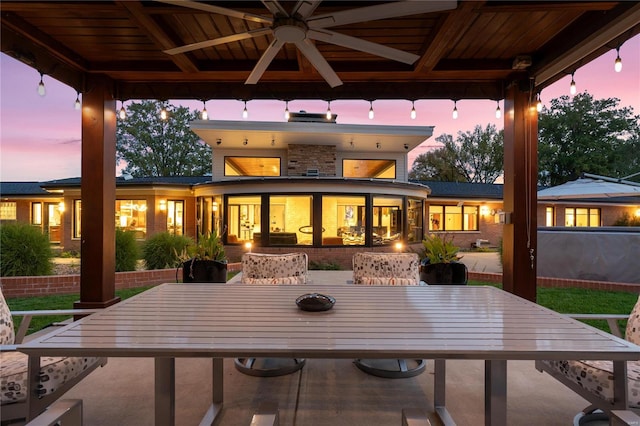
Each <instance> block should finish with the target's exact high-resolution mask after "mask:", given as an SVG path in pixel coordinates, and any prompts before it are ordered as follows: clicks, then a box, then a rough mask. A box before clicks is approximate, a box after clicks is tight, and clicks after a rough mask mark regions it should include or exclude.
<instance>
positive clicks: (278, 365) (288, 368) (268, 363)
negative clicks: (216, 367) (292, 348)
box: [234, 358, 306, 377]
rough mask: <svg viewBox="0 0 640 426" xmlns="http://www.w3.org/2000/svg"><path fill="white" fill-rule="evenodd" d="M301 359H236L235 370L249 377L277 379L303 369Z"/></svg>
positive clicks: (303, 361) (303, 360) (303, 362)
mask: <svg viewBox="0 0 640 426" xmlns="http://www.w3.org/2000/svg"><path fill="white" fill-rule="evenodd" d="M305 363H306V360H305V359H303V358H236V359H235V361H234V365H235V366H236V370H238V371H239V372H241V373H244V374H248V375H249V376H256V377H277V376H284V375H286V374H291V373H295V372H296V371H298V370H300V369H301V368H302V367H304V364H305Z"/></svg>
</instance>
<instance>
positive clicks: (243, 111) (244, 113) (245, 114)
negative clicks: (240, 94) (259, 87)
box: [242, 101, 249, 119]
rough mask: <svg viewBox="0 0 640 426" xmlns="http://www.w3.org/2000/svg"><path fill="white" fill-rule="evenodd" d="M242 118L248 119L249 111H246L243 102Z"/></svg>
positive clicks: (245, 104)
mask: <svg viewBox="0 0 640 426" xmlns="http://www.w3.org/2000/svg"><path fill="white" fill-rule="evenodd" d="M242 118H245V119H246V118H249V111H248V110H247V101H244V109H243V110H242Z"/></svg>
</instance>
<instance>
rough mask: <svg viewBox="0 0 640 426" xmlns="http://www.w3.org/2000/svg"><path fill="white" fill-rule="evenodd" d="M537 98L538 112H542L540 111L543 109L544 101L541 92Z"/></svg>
mask: <svg viewBox="0 0 640 426" xmlns="http://www.w3.org/2000/svg"><path fill="white" fill-rule="evenodd" d="M536 98H537V102H536V110H537V111H538V112H540V111H542V101H541V100H540V93H538V94H537V95H536Z"/></svg>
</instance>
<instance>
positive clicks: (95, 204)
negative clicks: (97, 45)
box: [74, 76, 120, 308]
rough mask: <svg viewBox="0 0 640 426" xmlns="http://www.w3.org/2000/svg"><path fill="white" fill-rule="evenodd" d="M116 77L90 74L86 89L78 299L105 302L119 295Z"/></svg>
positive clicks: (94, 304)
mask: <svg viewBox="0 0 640 426" xmlns="http://www.w3.org/2000/svg"><path fill="white" fill-rule="evenodd" d="M115 104H116V102H115V100H114V98H113V82H112V81H111V80H110V79H109V78H107V77H104V76H87V80H86V91H85V92H84V93H83V95H82V167H81V173H82V185H81V194H82V195H81V198H82V208H81V219H82V221H81V224H82V230H81V232H82V235H81V243H80V248H81V253H82V262H81V267H80V301H79V302H75V303H74V307H76V308H104V307H107V306H110V305H113V304H114V303H116V302H118V301H119V300H120V298H118V297H115V221H114V218H115V199H116V181H115V171H116V163H115V161H116V111H115Z"/></svg>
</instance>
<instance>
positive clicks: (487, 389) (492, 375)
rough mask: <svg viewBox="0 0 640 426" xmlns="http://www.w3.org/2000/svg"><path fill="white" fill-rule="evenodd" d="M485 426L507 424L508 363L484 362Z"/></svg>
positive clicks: (502, 425)
mask: <svg viewBox="0 0 640 426" xmlns="http://www.w3.org/2000/svg"><path fill="white" fill-rule="evenodd" d="M484 424H485V425H486V426H489V425H491V426H506V424H507V361H506V360H504V359H499V360H486V361H485V362H484Z"/></svg>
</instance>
